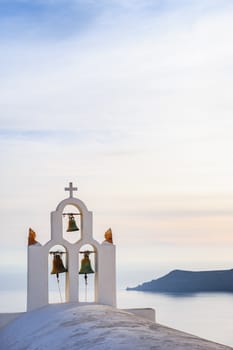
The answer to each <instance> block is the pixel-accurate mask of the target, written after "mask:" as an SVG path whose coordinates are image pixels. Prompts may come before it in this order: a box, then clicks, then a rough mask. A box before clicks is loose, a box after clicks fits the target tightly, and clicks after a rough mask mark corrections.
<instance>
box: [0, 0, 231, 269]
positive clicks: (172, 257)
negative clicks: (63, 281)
mask: <svg viewBox="0 0 233 350" xmlns="http://www.w3.org/2000/svg"><path fill="white" fill-rule="evenodd" d="M232 42H233V3H232V1H223V0H221V1H220V0H219V1H214V0H206V1H205V0H204V1H203V0H195V1H194V0H193V1H191V0H190V1H181V0H175V1H172V0H170V1H169V0H167V1H156V0H154V1H149V0H148V1H140V0H138V1H137V0H131V1H123V0H122V1H117V0H115V1H113V0H112V1H91V0H90V1H84V0H83V1H75V0H73V1H62V0H60V1H48V0H47V1H42V0H41V1H26V0H25V1H1V0H0V52H1V54H0V150H1V151H0V162H1V184H0V196H1V205H0V211H1V226H2V229H1V246H2V247H4V249H3V250H4V251H3V253H2V254H1V264H3V265H4V266H13V265H14V264H15V261H14V259H12V252H14V253H13V256H14V257H15V260H17V263H18V262H19V261H22V266H23V265H25V256H26V255H25V254H26V251H25V249H26V246H25V245H26V238H27V229H28V227H29V226H31V227H33V228H34V229H35V230H36V231H37V232H38V240H40V241H41V242H45V241H46V240H48V239H49V228H50V226H49V213H50V212H51V211H52V210H54V209H55V207H56V205H57V203H58V202H59V201H60V200H62V199H63V198H64V197H65V196H66V194H65V192H64V191H63V188H64V187H65V186H67V184H68V182H70V181H73V182H74V183H75V184H76V185H78V187H79V193H78V196H79V198H80V199H81V200H83V201H84V202H85V203H86V205H87V207H88V208H89V210H92V211H93V214H94V232H95V235H96V238H97V239H99V240H101V239H102V237H103V233H104V231H105V229H107V228H108V227H109V226H111V227H112V230H113V234H114V235H115V242H116V243H117V249H118V254H119V261H120V262H119V263H120V264H122V265H123V266H124V264H125V263H126V262H127V264H132V266H133V265H134V264H135V263H137V262H138V264H143V263H145V264H147V263H148V262H150V263H151V264H152V265H151V266H153V264H154V265H155V266H160V265H162V264H165V263H168V264H170V266H171V267H172V266H174V267H185V266H188V265H189V266H192V264H193V266H199V267H200V268H201V267H202V266H204V265H205V264H207V265H208V264H209V265H208V266H213V267H219V268H221V267H232V244H233V234H232V229H233V219H232V214H233V209H232V208H233V182H232V179H233V165H232V164H233V153H232V149H233V138H232V130H233V118H232V111H233V100H232V84H233V63H232V62H233V45H232ZM142 246H143V253H142V250H141V247H142ZM16 257H18V258H17V259H16Z"/></svg>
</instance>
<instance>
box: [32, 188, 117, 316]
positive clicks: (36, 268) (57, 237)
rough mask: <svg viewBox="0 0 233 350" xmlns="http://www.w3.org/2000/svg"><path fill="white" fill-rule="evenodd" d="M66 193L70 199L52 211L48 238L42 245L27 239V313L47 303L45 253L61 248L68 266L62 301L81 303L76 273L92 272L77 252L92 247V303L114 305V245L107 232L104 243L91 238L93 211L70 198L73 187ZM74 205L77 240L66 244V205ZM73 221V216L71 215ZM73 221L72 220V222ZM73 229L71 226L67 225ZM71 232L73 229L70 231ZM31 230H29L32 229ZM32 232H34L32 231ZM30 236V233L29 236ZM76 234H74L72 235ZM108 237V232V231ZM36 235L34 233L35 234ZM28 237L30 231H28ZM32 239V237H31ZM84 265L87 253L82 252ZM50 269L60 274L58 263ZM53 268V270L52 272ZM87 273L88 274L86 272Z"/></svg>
mask: <svg viewBox="0 0 233 350" xmlns="http://www.w3.org/2000/svg"><path fill="white" fill-rule="evenodd" d="M65 191H68V192H69V197H68V198H65V199H63V200H62V201H61V202H60V203H59V204H58V205H57V207H56V210H55V211H52V212H51V216H50V219H51V239H50V240H49V241H48V242H47V243H45V244H44V245H41V244H40V243H39V242H37V241H36V240H35V237H34V239H31V240H30V239H29V245H28V274H27V310H33V309H37V308H39V307H42V306H45V305H47V304H48V273H49V271H48V254H53V255H55V256H56V254H55V253H54V252H52V251H51V250H52V248H53V247H54V246H57V245H60V246H63V247H64V249H65V251H66V262H67V266H65V267H64V268H65V269H66V270H67V272H65V271H64V268H63V271H61V272H64V273H65V274H66V283H65V284H66V287H65V302H77V303H78V302H80V301H79V300H80V298H79V278H78V277H79V272H80V269H81V268H82V270H81V273H83V274H84V275H85V273H86V272H85V271H87V274H88V273H92V272H91V270H90V269H87V270H85V269H84V270H83V268H84V267H83V266H84V265H83V266H81V264H82V260H80V259H79V252H80V250H81V248H82V247H83V246H85V245H90V246H92V247H94V250H93V252H89V254H90V253H94V254H93V255H95V269H94V272H93V273H94V274H95V282H94V283H95V295H94V302H95V303H99V304H106V305H111V306H116V263H115V245H114V244H113V243H112V241H111V239H109V236H108V235H109V230H108V231H107V232H108V234H107V232H106V234H105V240H104V241H103V242H102V243H99V242H97V241H96V240H95V239H94V238H93V225H92V212H91V211H89V210H88V209H87V207H86V205H85V204H84V203H83V202H82V201H81V200H80V199H78V198H75V197H74V196H73V192H74V191H77V187H73V184H72V183H69V187H66V188H65ZM70 205H72V206H74V207H75V208H77V212H78V213H79V214H80V221H79V222H80V228H79V230H80V231H79V230H76V228H74V231H76V232H77V240H75V242H74V243H71V242H69V241H68V240H66V239H65V237H64V236H63V219H64V214H65V215H66V214H67V215H68V218H69V219H70V216H69V214H72V213H64V209H65V207H66V206H70ZM74 219H75V216H74ZM72 220H73V219H72ZM69 224H70V225H71V227H73V225H74V223H70V222H69ZM74 227H75V226H74ZM71 230H72V231H73V229H72V228H71ZM31 231H32V230H31ZM32 232H34V231H32ZM31 234H32V233H31ZM72 234H75V232H72ZM110 234H111V232H110ZM34 236H35V232H34ZM29 238H30V232H29ZM31 238H32V237H31ZM82 253H83V254H84V258H85V259H86V263H87V261H88V254H87V253H86V254H85V252H82ZM54 263H55V265H54V266H55V267H54V266H53V274H56V268H57V269H58V273H59V267H57V266H59V264H58V263H57V264H56V261H55V262H54ZM54 269H55V270H54ZM88 271H89V272H88Z"/></svg>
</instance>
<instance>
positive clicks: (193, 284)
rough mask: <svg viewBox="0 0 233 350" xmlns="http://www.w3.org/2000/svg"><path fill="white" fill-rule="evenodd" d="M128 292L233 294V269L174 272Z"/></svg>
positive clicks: (128, 288)
mask: <svg viewBox="0 0 233 350" xmlns="http://www.w3.org/2000/svg"><path fill="white" fill-rule="evenodd" d="M126 290H137V291H143V292H161V293H163V292H164V293H198V292H233V269H230V270H216V271H184V270H173V271H171V272H169V273H168V274H167V275H165V276H163V277H160V278H158V279H155V280H152V281H150V282H144V283H143V284H139V285H138V286H136V287H133V288H130V287H127V288H126Z"/></svg>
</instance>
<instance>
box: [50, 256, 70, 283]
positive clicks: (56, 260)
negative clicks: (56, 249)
mask: <svg viewBox="0 0 233 350" xmlns="http://www.w3.org/2000/svg"><path fill="white" fill-rule="evenodd" d="M63 272H67V269H66V268H65V266H64V265H63V261H62V258H61V256H60V254H54V256H53V268H52V271H51V275H53V274H56V275H57V279H58V276H59V273H63Z"/></svg>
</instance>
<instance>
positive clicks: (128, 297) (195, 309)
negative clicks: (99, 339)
mask: <svg viewBox="0 0 233 350" xmlns="http://www.w3.org/2000/svg"><path fill="white" fill-rule="evenodd" d="M50 277H51V276H50ZM53 277H54V276H53ZM92 279H93V277H91V278H90V279H89V286H88V288H89V290H88V292H87V297H88V300H87V301H92V299H93V293H92V292H91V288H92V283H93V280H92ZM21 281H22V280H21ZM55 281H56V279H55V278H53V279H52V282H50V289H51V291H50V302H59V301H60V294H59V292H58V288H57V287H58V286H57V284H56V283H55ZM63 284H64V281H63V280H62V279H61V281H60V288H61V291H62V299H63V300H64V293H63V289H64V288H63V287H64V285H63ZM123 284H124V283H123ZM118 285H119V284H118ZM130 285H131V286H133V284H130ZM2 286H4V289H3V287H2V288H1V289H0V312H2V313H3V312H20V311H25V310H26V288H25V287H26V286H25V278H24V283H23V285H21V288H16V287H15V286H14V288H13V285H12V287H11V288H6V284H4V285H3V284H2ZM8 287H9V286H8ZM80 295H81V296H82V297H81V298H80V299H81V300H82V301H85V300H84V298H85V291H84V287H83V286H82V290H80ZM117 306H118V308H124V309H125V308H143V307H151V308H154V309H155V310H156V321H157V322H158V323H160V324H163V325H165V326H169V327H172V328H175V329H178V330H182V331H185V332H188V333H191V334H195V335H197V336H199V337H202V338H205V339H209V340H212V341H215V342H217V343H221V344H225V345H228V346H231V347H233V293H198V294H189V295H183V294H177V295H175V294H161V293H145V292H138V291H126V290H125V286H124V288H123V287H122V283H121V286H120V287H119V289H118V292H117Z"/></svg>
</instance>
